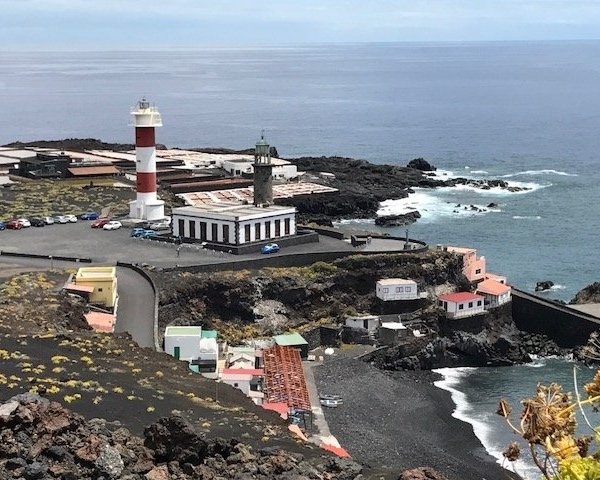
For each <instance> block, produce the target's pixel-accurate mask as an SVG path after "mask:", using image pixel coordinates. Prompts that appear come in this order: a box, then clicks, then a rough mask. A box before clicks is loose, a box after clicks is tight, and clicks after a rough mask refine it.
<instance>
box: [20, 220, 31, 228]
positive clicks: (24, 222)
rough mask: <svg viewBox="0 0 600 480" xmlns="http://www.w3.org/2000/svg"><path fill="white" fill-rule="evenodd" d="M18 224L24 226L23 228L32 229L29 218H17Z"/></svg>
mask: <svg viewBox="0 0 600 480" xmlns="http://www.w3.org/2000/svg"><path fill="white" fill-rule="evenodd" d="M17 222H19V223H20V224H21V225H23V228H27V227H31V222H30V221H29V220H28V219H27V218H17Z"/></svg>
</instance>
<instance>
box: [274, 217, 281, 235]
mask: <svg viewBox="0 0 600 480" xmlns="http://www.w3.org/2000/svg"><path fill="white" fill-rule="evenodd" d="M275 236H276V237H280V236H281V220H275Z"/></svg>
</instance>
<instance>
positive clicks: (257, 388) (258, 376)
mask: <svg viewBox="0 0 600 480" xmlns="http://www.w3.org/2000/svg"><path fill="white" fill-rule="evenodd" d="M264 376H265V371H264V370H263V369H258V368H225V369H223V371H222V372H221V381H222V382H223V383H226V384H228V385H231V386H232V387H235V388H238V389H240V390H241V391H242V392H244V395H246V396H248V397H250V398H251V399H252V401H253V402H254V403H256V404H258V405H260V404H261V403H262V399H263V397H264V394H263V392H262V390H263V388H262V384H263V377H264ZM259 392H260V393H259Z"/></svg>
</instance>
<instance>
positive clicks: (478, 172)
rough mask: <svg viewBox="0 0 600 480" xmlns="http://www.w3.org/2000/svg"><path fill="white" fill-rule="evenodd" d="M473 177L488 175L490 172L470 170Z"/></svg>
mask: <svg viewBox="0 0 600 480" xmlns="http://www.w3.org/2000/svg"><path fill="white" fill-rule="evenodd" d="M471 173H472V174H473V175H489V173H490V172H488V171H487V170H471Z"/></svg>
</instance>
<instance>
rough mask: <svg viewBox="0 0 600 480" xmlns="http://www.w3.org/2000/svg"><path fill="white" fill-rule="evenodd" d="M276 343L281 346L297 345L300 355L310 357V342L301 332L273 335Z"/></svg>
mask: <svg viewBox="0 0 600 480" xmlns="http://www.w3.org/2000/svg"><path fill="white" fill-rule="evenodd" d="M273 340H274V342H275V344H276V345H279V346H280V347H295V348H297V349H298V350H300V357H302V358H307V357H308V342H307V341H306V340H304V337H302V335H300V334H299V333H286V334H284V335H276V336H274V337H273Z"/></svg>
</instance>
